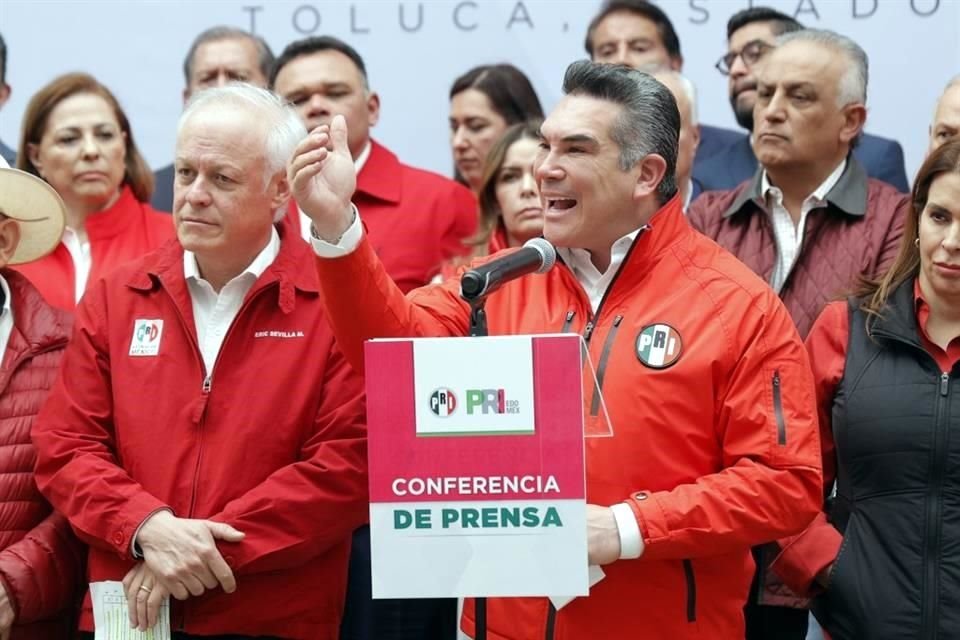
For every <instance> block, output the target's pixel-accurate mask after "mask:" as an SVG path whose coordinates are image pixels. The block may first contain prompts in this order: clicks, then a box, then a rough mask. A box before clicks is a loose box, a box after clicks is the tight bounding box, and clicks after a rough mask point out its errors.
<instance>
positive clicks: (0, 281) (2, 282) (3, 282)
mask: <svg viewBox="0 0 960 640" xmlns="http://www.w3.org/2000/svg"><path fill="white" fill-rule="evenodd" d="M0 289H3V309H2V310H0V316H3V315H4V314H7V313H9V314H10V315H11V316H13V304H11V302H10V298H11V294H10V285H9V284H7V279H6V278H4V277H3V276H2V275H0Z"/></svg>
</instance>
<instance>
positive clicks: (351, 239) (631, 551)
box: [301, 207, 643, 560]
mask: <svg viewBox="0 0 960 640" xmlns="http://www.w3.org/2000/svg"><path fill="white" fill-rule="evenodd" d="M354 212H356V207H354ZM301 215H303V214H302V212H301ZM304 228H306V229H311V233H310V236H309V238H308V240H309V242H310V244H311V245H312V246H313V250H314V252H315V253H316V254H317V255H318V256H320V257H321V258H339V257H341V256H345V255H347V254H349V253H351V252H353V250H354V249H356V248H357V245H359V244H360V240H361V239H362V238H363V224H362V223H361V222H360V215H359V213H356V215H354V218H353V222H352V223H351V224H350V226H349V227H348V228H347V230H346V231H345V232H344V233H343V236H342V237H341V238H340V240H339V241H338V242H337V243H336V244H331V243H329V242H326V241H325V240H323V239H321V238H319V237H318V236H317V235H316V234H314V233H312V225H311V223H310V220H309V218H308V219H307V222H306V226H305V227H304ZM641 230H642V228H641V229H637V230H636V231H632V232H630V233H628V234H627V235H625V236H623V237H622V238H620V239H619V240H617V241H616V242H614V243H613V246H612V247H611V248H610V266H608V267H607V270H606V271H604V272H603V273H600V271H599V270H598V269H597V268H596V267H595V266H594V264H593V260H591V258H590V252H589V251H587V250H586V249H569V248H565V247H560V248H558V249H557V253H558V254H559V255H560V257H562V258H563V261H564V262H566V263H567V266H568V267H570V270H571V271H572V272H573V275H574V276H575V277H576V278H577V281H578V282H579V283H580V286H582V287H583V290H584V291H586V292H587V296H589V298H590V307H591V308H592V309H593V311H594V313H596V311H597V308H598V307H599V306H600V301H601V300H603V295H604V294H605V293H606V292H607V289H608V288H610V283H611V282H613V278H614V276H615V275H616V273H617V270H618V269H619V268H620V265H621V264H622V263H623V260H624V258H626V256H627V251H629V250H630V245H631V244H633V241H634V240H635V239H636V237H637V235H638V234H639V233H640V231H641ZM611 510H612V511H613V517H614V519H615V520H616V523H617V531H618V532H619V534H620V558H621V559H624V560H626V559H631V558H639V557H640V555H641V554H642V553H643V536H642V535H641V534H640V525H639V524H637V519H636V517H635V516H634V515H633V511H632V510H631V509H630V505H628V504H626V503H623V502H621V503H620V504H615V505H613V506H612V507H611Z"/></svg>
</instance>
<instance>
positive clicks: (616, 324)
mask: <svg viewBox="0 0 960 640" xmlns="http://www.w3.org/2000/svg"><path fill="white" fill-rule="evenodd" d="M622 321H623V316H622V315H618V316H617V317H616V318H614V319H613V326H612V327H610V332H609V333H607V338H606V340H604V341H603V349H602V350H601V351H600V362H599V364H597V384H595V385H594V387H593V399H592V400H590V415H591V416H595V415H597V413H599V411H600V397H601V392H602V391H603V376H604V375H605V374H606V372H607V360H609V359H610V352H611V351H612V350H613V341H614V340H615V339H616V337H617V331H618V330H619V329H620V323H621V322H622Z"/></svg>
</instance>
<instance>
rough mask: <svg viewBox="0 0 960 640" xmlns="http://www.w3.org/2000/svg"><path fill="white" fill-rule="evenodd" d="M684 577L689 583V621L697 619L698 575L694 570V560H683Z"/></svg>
mask: <svg viewBox="0 0 960 640" xmlns="http://www.w3.org/2000/svg"><path fill="white" fill-rule="evenodd" d="M683 577H684V579H685V580H686V583H687V622H696V621H697V576H696V574H694V572H693V561H691V560H684V561H683Z"/></svg>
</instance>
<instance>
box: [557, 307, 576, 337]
mask: <svg viewBox="0 0 960 640" xmlns="http://www.w3.org/2000/svg"><path fill="white" fill-rule="evenodd" d="M575 315H577V312H576V311H567V317H566V318H565V319H564V321H563V326H562V327H560V333H570V327H571V326H573V317H574V316H575Z"/></svg>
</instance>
